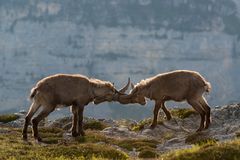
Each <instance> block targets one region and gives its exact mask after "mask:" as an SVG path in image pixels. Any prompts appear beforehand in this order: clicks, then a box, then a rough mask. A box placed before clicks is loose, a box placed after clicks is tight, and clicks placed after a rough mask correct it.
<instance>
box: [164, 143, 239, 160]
mask: <svg viewBox="0 0 240 160" xmlns="http://www.w3.org/2000/svg"><path fill="white" fill-rule="evenodd" d="M239 157H240V140H239V139H237V140H234V141H229V142H225V143H215V144H212V145H208V144H206V145H201V146H198V145H197V146H194V147H193V148H191V149H184V150H178V151H173V152H170V153H167V154H164V155H162V156H160V159H162V160H203V159H214V160H238V159H239Z"/></svg>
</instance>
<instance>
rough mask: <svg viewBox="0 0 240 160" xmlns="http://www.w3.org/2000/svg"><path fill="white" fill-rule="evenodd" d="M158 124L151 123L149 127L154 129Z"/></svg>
mask: <svg viewBox="0 0 240 160" xmlns="http://www.w3.org/2000/svg"><path fill="white" fill-rule="evenodd" d="M156 126H157V125H156V124H151V125H150V127H149V128H150V129H154V128H155V127H156Z"/></svg>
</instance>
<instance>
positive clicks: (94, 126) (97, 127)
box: [83, 120, 108, 130]
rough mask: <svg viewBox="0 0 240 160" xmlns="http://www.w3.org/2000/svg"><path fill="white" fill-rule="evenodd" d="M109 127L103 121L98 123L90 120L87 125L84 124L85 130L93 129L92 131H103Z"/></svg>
mask: <svg viewBox="0 0 240 160" xmlns="http://www.w3.org/2000/svg"><path fill="white" fill-rule="evenodd" d="M107 127H108V126H107V125H106V124H104V123H103V122H101V121H96V120H90V121H88V122H86V123H84V124H83V128H84V129H85V130H86V129H92V130H103V129H105V128H107Z"/></svg>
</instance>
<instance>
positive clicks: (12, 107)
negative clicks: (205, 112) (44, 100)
mask: <svg viewBox="0 0 240 160" xmlns="http://www.w3.org/2000/svg"><path fill="white" fill-rule="evenodd" d="M238 7H239V3H237V2H236V1H227V0H221V1H213V0H204V1H201V2H199V1H189V0H181V1H179V0H178V1H176V0H171V1H158V0H126V1H121V0H110V1H108V0H102V1H97V0H88V1H85V0H81V1H65V0H60V1H59V0H58V1H57V0H55V1H51V2H49V1H41V2H37V1H32V0H29V1H19V2H15V1H14V0H9V1H5V2H4V1H1V2H0V37H1V38H0V68H1V70H0V86H1V90H0V106H1V107H0V113H4V112H10V111H18V110H19V109H24V110H26V109H27V107H28V105H29V103H30V102H28V101H27V97H28V94H29V90H30V89H31V87H32V86H33V85H34V84H35V83H36V82H37V81H38V80H39V79H41V78H43V77H45V76H47V75H50V74H55V73H80V74H84V75H87V76H90V77H96V78H100V79H105V80H109V81H112V82H115V84H116V86H117V87H120V86H122V85H123V84H124V83H125V82H126V80H127V78H128V77H129V76H130V77H131V79H132V81H133V82H135V83H136V82H137V81H139V80H141V79H143V78H147V77H149V76H153V75H155V74H158V73H161V72H166V71H170V70H175V69H192V70H196V71H199V72H200V73H201V74H202V75H203V76H204V77H206V79H207V80H208V81H210V82H211V83H212V86H213V91H212V92H211V93H210V95H209V96H208V100H209V103H210V104H211V105H218V104H224V103H229V102H235V101H238V100H239V98H240V94H239V92H238V91H239V86H240V81H238V79H240V74H239V67H240V63H239V62H240V60H239V57H240V44H239V35H240V34H239V33H240V30H239V29H240V20H239V13H238V11H239V9H238ZM151 105H152V103H150V104H149V105H148V106H151ZM90 106H91V107H88V109H87V114H88V115H92V116H97V117H106V116H107V117H114V118H121V117H122V116H123V118H129V117H130V118H131V117H133V118H141V117H144V116H146V115H149V114H151V107H148V108H142V107H141V108H139V107H138V106H137V105H133V107H130V108H128V107H122V106H120V105H115V104H108V103H104V104H102V105H100V106H98V107H92V106H93V105H90ZM129 110H130V111H131V112H129ZM103 111H104V112H103ZM119 111H120V113H121V114H119ZM64 113H65V112H64ZM128 113H129V114H128ZM133 113H135V114H133ZM124 116H127V117H124Z"/></svg>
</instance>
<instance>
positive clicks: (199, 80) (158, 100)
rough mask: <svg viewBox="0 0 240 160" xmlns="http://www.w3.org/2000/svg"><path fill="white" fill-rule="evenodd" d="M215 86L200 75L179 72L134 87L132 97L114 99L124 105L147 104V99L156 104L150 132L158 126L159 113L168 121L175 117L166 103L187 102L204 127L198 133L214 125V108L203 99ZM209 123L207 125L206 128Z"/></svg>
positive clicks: (145, 81) (119, 96) (152, 78)
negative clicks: (160, 110)
mask: <svg viewBox="0 0 240 160" xmlns="http://www.w3.org/2000/svg"><path fill="white" fill-rule="evenodd" d="M210 90H211V85H210V83H209V82H207V81H206V80H205V79H204V78H203V77H202V76H201V75H200V74H199V73H198V72H195V71H189V70H177V71H172V72H168V73H163V74H159V75H156V76H154V77H151V78H148V79H145V80H142V81H140V82H139V83H138V84H137V85H135V86H133V89H132V90H131V92H130V94H129V95H118V96H116V97H115V98H114V99H115V100H116V101H119V102H120V103H122V104H127V103H139V104H145V103H146V101H145V98H149V99H150V100H154V101H155V107H154V111H153V113H154V117H153V121H152V124H151V126H150V128H152V129H153V128H155V127H156V125H157V117H158V112H159V109H160V108H162V109H163V111H164V112H165V114H166V117H167V119H168V120H170V119H171V118H172V117H171V114H170V112H169V111H168V110H167V108H166V107H165V102H166V101H169V100H174V101H177V102H181V101H184V100H186V101H187V102H188V103H189V104H190V105H191V106H192V107H193V108H194V109H195V110H196V111H197V112H198V113H199V114H200V116H201V123H200V127H199V128H198V129H197V131H201V130H203V128H205V129H207V128H208V127H209V124H210V107H209V105H208V103H207V101H206V99H205V98H204V97H203V93H204V92H209V91H210ZM204 123H205V124H204Z"/></svg>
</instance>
